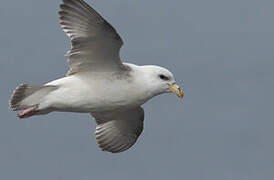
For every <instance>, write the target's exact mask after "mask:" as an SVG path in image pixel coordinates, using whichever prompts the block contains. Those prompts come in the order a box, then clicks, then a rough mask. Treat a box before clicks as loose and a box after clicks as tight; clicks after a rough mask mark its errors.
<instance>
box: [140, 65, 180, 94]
mask: <svg viewBox="0 0 274 180" xmlns="http://www.w3.org/2000/svg"><path fill="white" fill-rule="evenodd" d="M140 67H141V68H140V69H141V72H142V76H145V78H144V79H145V80H146V82H144V83H145V84H146V86H147V87H148V88H149V90H150V91H151V92H152V93H153V96H156V95H159V94H162V93H170V92H171V93H174V94H176V95H177V96H178V97H180V98H183V96H184V92H183V91H182V90H181V89H180V87H179V86H178V85H177V84H176V81H175V78H174V76H173V74H172V73H171V72H170V71H169V70H167V69H165V68H163V67H160V66H153V65H149V66H140Z"/></svg>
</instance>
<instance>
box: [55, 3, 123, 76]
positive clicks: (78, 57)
mask: <svg viewBox="0 0 274 180" xmlns="http://www.w3.org/2000/svg"><path fill="white" fill-rule="evenodd" d="M60 8H61V10H60V11H59V15H60V17H59V18H60V24H61V27H62V29H63V30H64V31H65V32H66V34H67V35H68V36H69V37H70V39H71V50H70V51H69V52H68V57H69V60H68V62H69V66H70V68H71V69H70V71H69V72H68V75H70V74H74V73H77V72H80V71H103V70H105V69H107V70H114V69H117V68H121V67H122V66H123V64H122V62H121V60H120V57H119V51H120V48H121V47H122V45H123V41H122V39H121V37H120V36H119V34H118V33H117V32H116V30H115V29H114V28H113V27H112V26H111V25H110V24H109V23H108V22H107V21H106V20H104V19H103V18H102V17H101V16H100V14H99V13H97V12H96V11H95V10H94V9H93V8H92V7H90V6H89V5H88V4H87V3H85V2H84V1H83V0H63V4H61V5H60Z"/></svg>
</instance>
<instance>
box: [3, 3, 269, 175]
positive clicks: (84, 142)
mask: <svg viewBox="0 0 274 180" xmlns="http://www.w3.org/2000/svg"><path fill="white" fill-rule="evenodd" d="M88 3H89V4H91V5H92V6H93V7H94V8H95V9H96V10H97V11H98V12H100V13H101V14H102V16H103V17H104V18H105V19H107V20H108V21H109V22H110V23H111V24H112V25H113V26H114V27H115V28H116V29H117V31H118V32H119V33H120V35H121V36H122V38H123V40H124V46H123V48H122V51H121V57H122V59H123V60H124V61H126V62H132V63H136V64H139V65H143V64H157V65H162V66H164V67H166V68H168V69H170V70H171V71H172V72H173V73H174V75H175V77H176V78H177V81H178V83H179V84H181V85H183V88H184V90H185V98H184V99H183V101H181V100H179V99H178V98H177V97H176V96H175V95H171V94H170V95H168V94H165V95H161V96H158V97H156V98H154V99H152V100H151V101H149V102H148V103H146V104H145V105H144V108H145V111H146V114H145V115H146V116H145V129H144V132H143V134H142V135H141V137H140V138H139V140H138V142H137V144H136V145H135V146H134V147H133V148H131V149H130V150H129V151H126V152H124V153H121V154H110V153H106V152H101V151H100V149H99V148H98V147H97V145H96V142H95V138H94V136H93V131H94V127H95V123H94V121H93V120H92V118H91V117H90V116H89V115H88V114H76V113H51V114H49V115H46V116H35V117H32V118H30V119H26V120H20V119H18V118H17V117H16V113H15V112H11V111H10V110H9V109H8V99H9V97H10V95H11V93H12V90H13V89H14V88H15V87H16V86H17V85H18V84H20V83H30V84H43V83H46V82H48V81H51V80H54V79H56V78H60V77H62V76H64V75H65V73H66V71H67V70H68V66H67V64H66V58H65V57H64V54H65V52H66V51H67V50H69V47H70V44H69V39H68V37H66V35H65V33H63V31H62V30H61V29H60V27H59V24H58V14H57V11H58V9H59V4H60V1H59V0H48V1H42V0H23V1H18V0H17V1H15V0H9V1H8V0H1V3H0V22H1V25H0V27H1V28H0V29H1V33H0V53H1V55H0V57H1V61H0V80H1V94H0V98H1V103H0V114H1V120H0V145H1V146H0V179H3V180H17V179H20V180H37V179H39V180H49V179H51V180H75V179H77V180H90V179H96V180H103V179H131V180H139V179H159V180H167V179H176V180H178V179H187V180H192V179H193V180H258V179H263V180H272V179H274V141H273V138H274V131H273V129H274V118H273V117H274V116H273V113H274V108H273V102H274V96H273V92H274V80H273V77H274V72H273V69H274V49H273V48H274V21H273V19H274V1H273V0H260V1H258V0H229V1H228V0H176V1H175V0H171V1H167V0H151V1H147V0H138V1H128V0H115V1H114V0H113V1H109V0H92V1H91V0H89V1H88Z"/></svg>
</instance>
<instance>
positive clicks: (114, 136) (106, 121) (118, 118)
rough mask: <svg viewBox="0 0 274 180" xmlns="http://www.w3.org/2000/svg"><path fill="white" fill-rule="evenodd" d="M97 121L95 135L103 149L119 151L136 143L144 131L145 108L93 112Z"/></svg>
mask: <svg viewBox="0 0 274 180" xmlns="http://www.w3.org/2000/svg"><path fill="white" fill-rule="evenodd" d="M92 115H93V116H94V117H95V119H96V122H97V127H96V131H95V136H96V140H97V143H98V145H99V147H100V148H101V149H102V150H103V151H109V152H112V153H119V152H122V151H125V150H127V149H129V148H130V147H131V146H133V145H134V144H135V142H136V141H137V139H138V137H139V136H140V134H141V133H142V131H143V121H144V110H143V108H141V107H137V108H134V109H130V110H125V111H112V112H100V113H92Z"/></svg>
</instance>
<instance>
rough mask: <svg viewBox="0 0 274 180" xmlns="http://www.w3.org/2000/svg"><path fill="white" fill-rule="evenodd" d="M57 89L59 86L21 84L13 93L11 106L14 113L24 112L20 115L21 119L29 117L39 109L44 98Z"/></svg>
mask: <svg viewBox="0 0 274 180" xmlns="http://www.w3.org/2000/svg"><path fill="white" fill-rule="evenodd" d="M56 89H57V86H33V85H29V84H21V85H20V86H18V87H17V88H16V89H15V90H14V91H13V94H12V96H11V98H10V101H9V106H10V108H11V109H12V110H13V111H17V110H23V112H21V113H19V114H18V116H19V117H20V118H25V117H29V116H30V114H31V115H33V112H34V111H35V110H36V109H37V108H38V107H39V104H40V103H41V102H42V101H43V98H44V97H45V96H46V95H47V94H49V93H50V92H51V91H54V90H56Z"/></svg>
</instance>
